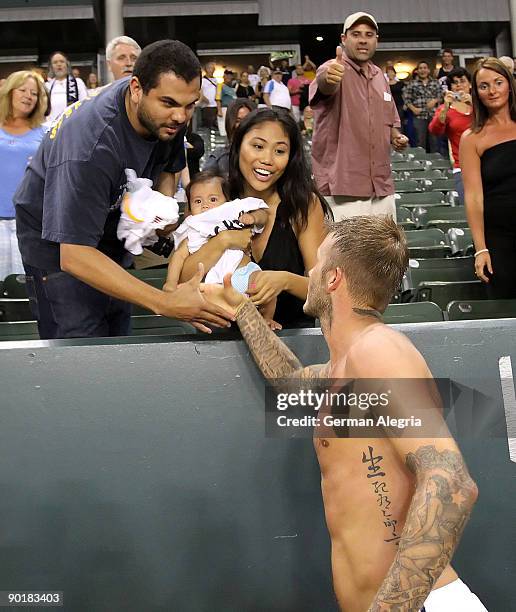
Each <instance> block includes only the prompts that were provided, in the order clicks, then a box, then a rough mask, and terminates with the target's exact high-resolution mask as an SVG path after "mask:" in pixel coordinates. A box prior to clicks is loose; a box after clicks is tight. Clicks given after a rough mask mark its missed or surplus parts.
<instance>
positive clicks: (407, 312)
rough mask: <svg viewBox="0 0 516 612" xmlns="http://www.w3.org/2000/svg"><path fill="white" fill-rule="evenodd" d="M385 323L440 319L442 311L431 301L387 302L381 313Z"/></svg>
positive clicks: (425, 321) (422, 321)
mask: <svg viewBox="0 0 516 612" xmlns="http://www.w3.org/2000/svg"><path fill="white" fill-rule="evenodd" d="M383 320H384V321H385V323H430V322H433V321H442V320H443V312H442V310H441V309H440V308H439V306H437V304H433V303H432V302H413V303H411V304H389V305H388V306H387V308H386V310H385V312H384V313H383Z"/></svg>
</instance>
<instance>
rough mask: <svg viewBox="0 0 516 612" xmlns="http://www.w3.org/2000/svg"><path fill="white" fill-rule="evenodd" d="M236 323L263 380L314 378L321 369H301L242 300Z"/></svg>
mask: <svg viewBox="0 0 516 612" xmlns="http://www.w3.org/2000/svg"><path fill="white" fill-rule="evenodd" d="M236 321H237V323H238V327H239V328H240V331H241V332H242V336H243V337H244V340H245V341H246V342H247V345H248V346H249V349H250V350H251V353H252V354H253V357H254V360H255V361H256V363H257V365H258V367H259V368H260V370H261V371H262V373H263V375H264V376H265V377H266V378H316V377H318V376H319V375H320V371H321V369H322V368H323V366H310V367H308V368H303V367H302V365H301V362H300V361H299V359H298V358H297V357H296V356H295V355H294V353H293V352H292V351H291V350H290V349H289V348H288V347H287V346H286V345H285V344H284V343H283V342H282V341H281V340H280V339H279V338H278V337H277V336H276V335H275V334H274V332H273V331H271V330H270V329H269V327H268V326H267V324H266V323H265V321H264V318H263V317H262V315H261V314H260V313H259V312H258V311H257V310H256V308H255V307H254V306H253V305H252V304H251V302H249V301H246V302H245V303H244V304H243V305H242V306H241V307H240V308H239V310H238V311H237V314H236Z"/></svg>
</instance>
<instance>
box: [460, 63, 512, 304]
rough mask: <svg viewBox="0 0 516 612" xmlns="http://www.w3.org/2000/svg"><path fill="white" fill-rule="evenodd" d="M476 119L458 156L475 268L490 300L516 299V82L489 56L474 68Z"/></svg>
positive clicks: (463, 141)
mask: <svg viewBox="0 0 516 612" xmlns="http://www.w3.org/2000/svg"><path fill="white" fill-rule="evenodd" d="M472 98H473V109H474V120H473V126H472V128H471V130H467V131H466V132H464V134H463V135H462V138H461V144H460V151H459V158H460V161H461V166H462V175H463V180H464V196H465V202H466V214H467V217H468V223H469V226H470V228H471V233H472V235H473V241H474V243H475V251H476V252H475V273H476V275H477V276H478V278H480V279H481V280H482V281H484V282H485V283H486V286H487V291H488V295H489V297H490V298H491V299H513V298H516V87H515V84H514V79H513V78H512V74H511V73H510V71H509V70H508V68H507V67H506V66H505V65H504V64H503V63H502V62H500V60H498V59H496V58H494V57H490V58H487V59H485V60H481V61H480V62H479V64H478V65H477V68H476V70H475V72H474V73H473V83H472Z"/></svg>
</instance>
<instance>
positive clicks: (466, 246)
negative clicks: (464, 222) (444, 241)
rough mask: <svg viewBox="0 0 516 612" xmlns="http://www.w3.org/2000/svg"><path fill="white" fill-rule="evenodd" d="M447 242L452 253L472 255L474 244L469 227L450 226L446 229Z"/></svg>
mask: <svg viewBox="0 0 516 612" xmlns="http://www.w3.org/2000/svg"><path fill="white" fill-rule="evenodd" d="M448 242H449V243H450V246H451V248H452V252H453V254H454V255H473V253H474V252H475V246H474V244H473V237H472V235H471V230H470V229H469V227H466V228H462V227H452V228H451V229H449V230H448Z"/></svg>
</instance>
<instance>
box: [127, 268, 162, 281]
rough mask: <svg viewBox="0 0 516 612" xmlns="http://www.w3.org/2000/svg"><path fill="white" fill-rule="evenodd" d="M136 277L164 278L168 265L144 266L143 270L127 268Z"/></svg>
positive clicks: (143, 278) (142, 278)
mask: <svg viewBox="0 0 516 612" xmlns="http://www.w3.org/2000/svg"><path fill="white" fill-rule="evenodd" d="M127 271H128V272H129V273H130V274H132V275H133V276H136V278H139V279H141V280H145V279H146V278H166V277H167V271H168V266H164V267H160V268H144V269H143V270H127Z"/></svg>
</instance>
